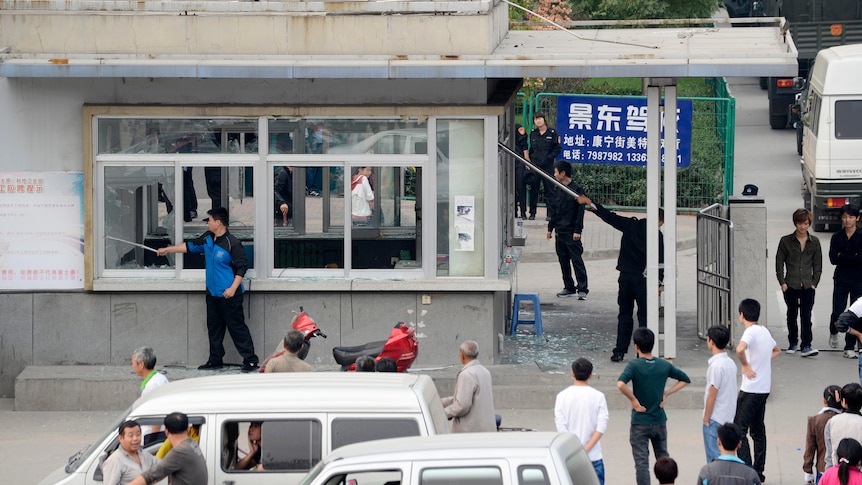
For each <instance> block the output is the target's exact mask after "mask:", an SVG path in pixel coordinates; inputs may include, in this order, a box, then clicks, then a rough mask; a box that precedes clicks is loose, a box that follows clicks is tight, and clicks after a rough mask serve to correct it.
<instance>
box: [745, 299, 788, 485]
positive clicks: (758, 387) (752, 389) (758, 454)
mask: <svg viewBox="0 0 862 485" xmlns="http://www.w3.org/2000/svg"><path fill="white" fill-rule="evenodd" d="M758 319H760V303H759V302H758V301H757V300H752V299H750V298H748V299H745V300H742V301H741V302H740V303H739V323H741V324H742V326H743V327H745V331H743V332H742V338H740V339H739V344H737V346H736V357H737V359H739V364H740V366H741V367H742V385H741V386H739V397H738V398H737V399H736V417H735V418H734V420H733V422H734V423H736V425H737V426H739V428H740V429H741V430H742V446H740V447H739V458H741V459H742V461H744V462H745V464H746V465H748V466H750V467H752V468H754V471H756V472H757V475H758V476H759V477H760V481H761V482H763V481H765V480H766V477H765V476H764V475H763V469H764V468H765V466H766V425H765V424H764V418H765V416H766V400H767V399H768V398H769V392H770V388H771V386H772V359H774V358H776V357H778V355H779V354H781V349H779V348H778V344H777V343H775V339H773V338H772V334H770V333H769V330H767V329H766V328H764V327H761V326H760V325H758V324H757V321H758ZM749 431H750V433H751V440H752V441H753V442H754V461H752V460H751V449H750V447H749V445H748V436H747V435H748V433H749Z"/></svg>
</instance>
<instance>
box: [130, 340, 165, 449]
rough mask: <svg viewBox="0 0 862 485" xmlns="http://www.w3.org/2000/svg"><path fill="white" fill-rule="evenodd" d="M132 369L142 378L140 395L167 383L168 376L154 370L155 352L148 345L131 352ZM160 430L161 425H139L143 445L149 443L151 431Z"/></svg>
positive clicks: (156, 431) (144, 394)
mask: <svg viewBox="0 0 862 485" xmlns="http://www.w3.org/2000/svg"><path fill="white" fill-rule="evenodd" d="M132 370H134V371H135V375H136V376H138V377H140V378H142V379H143V381H141V397H143V396H146V395H147V393H148V392H150V391H152V390H153V389H155V388H157V387H159V386H163V385H165V384H167V383H168V378H167V377H165V375H164V374H162V373H161V372H159V371H157V370H156V353H155V352H154V351H153V349H152V348H150V347H140V348H138V349H136V350H135V351H134V352H132ZM159 431H162V426H160V425H155V426H141V435H142V438H143V443H144V446H147V445H149V444H150V440H151V439H152V437H150V436H149V435H150V434H152V433H158V432H159Z"/></svg>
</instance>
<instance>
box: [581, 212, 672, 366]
mask: <svg viewBox="0 0 862 485" xmlns="http://www.w3.org/2000/svg"><path fill="white" fill-rule="evenodd" d="M578 203H579V204H583V205H588V206H590V207H592V208H593V210H595V212H596V215H597V216H599V218H601V220H603V221H605V222H607V223H608V224H610V225H611V226H612V227H613V228H614V229H616V230H618V231H620V232H622V233H623V237H622V240H621V241H620V255H619V258H617V271H619V272H620V277H619V280H618V282H619V294H618V295H617V303H618V304H619V306H620V313H619V315H618V316H617V344H616V346H615V347H614V354H613V356H611V360H612V361H614V362H621V361H622V360H623V358H624V357H625V355H626V352H628V349H629V342H631V339H632V331H633V328H634V319H633V318H632V312H633V311H634V305H635V302H637V305H638V327H646V326H647V322H646V306H647V292H646V274H645V272H644V270H645V269H646V250H647V247H646V246H647V242H646V236H647V220H646V219H638V218H635V217H623V216H620V215H617V214H615V213H613V212H611V211H609V210H607V209H605V208H604V207H602V206H601V204H594V203H593V201H592V200H590V198H589V197H587V196H585V195H581V196H580V197H578ZM663 224H664V210H662V209H659V212H658V225H659V227H661V226H662V225H663ZM658 247H659V253H658V254H659V263H663V262H664V237H663V235H662V233H661V232H659V233H658ZM658 278H659V281H661V280H663V279H664V270H663V269H660V270H659V273H658ZM659 292H661V287H659Z"/></svg>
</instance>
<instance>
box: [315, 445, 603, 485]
mask: <svg viewBox="0 0 862 485" xmlns="http://www.w3.org/2000/svg"><path fill="white" fill-rule="evenodd" d="M598 483H599V479H598V477H597V476H596V472H595V469H594V468H593V464H592V463H591V462H590V459H589V456H588V455H587V453H586V451H584V448H583V446H581V442H580V440H579V439H578V437H577V436H575V435H574V434H572V433H464V434H457V435H455V434H453V435H448V436H431V437H424V438H396V439H387V440H381V441H374V442H370V443H362V444H360V445H352V446H346V447H344V448H342V449H340V450H338V451H336V452H334V453H332V454H331V455H329V456H327V457H326V458H325V459H324V460H323V461H321V462H320V463H319V464H318V465H317V466H316V467H314V469H313V470H311V472H310V473H309V474H308V476H307V477H305V480H303V482H302V485H332V484H347V485H395V484H398V485H408V484H415V485H449V484H458V485H598Z"/></svg>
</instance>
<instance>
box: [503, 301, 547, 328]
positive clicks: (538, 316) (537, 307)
mask: <svg viewBox="0 0 862 485" xmlns="http://www.w3.org/2000/svg"><path fill="white" fill-rule="evenodd" d="M522 301H524V302H533V320H521V319H520V318H519V313H520V307H521V302H522ZM518 325H533V326H534V327H535V328H536V335H542V307H541V304H540V303H539V294H538V293H516V294H515V303H514V304H513V305H512V333H511V334H510V335H515V333H516V332H517V331H518Z"/></svg>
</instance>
